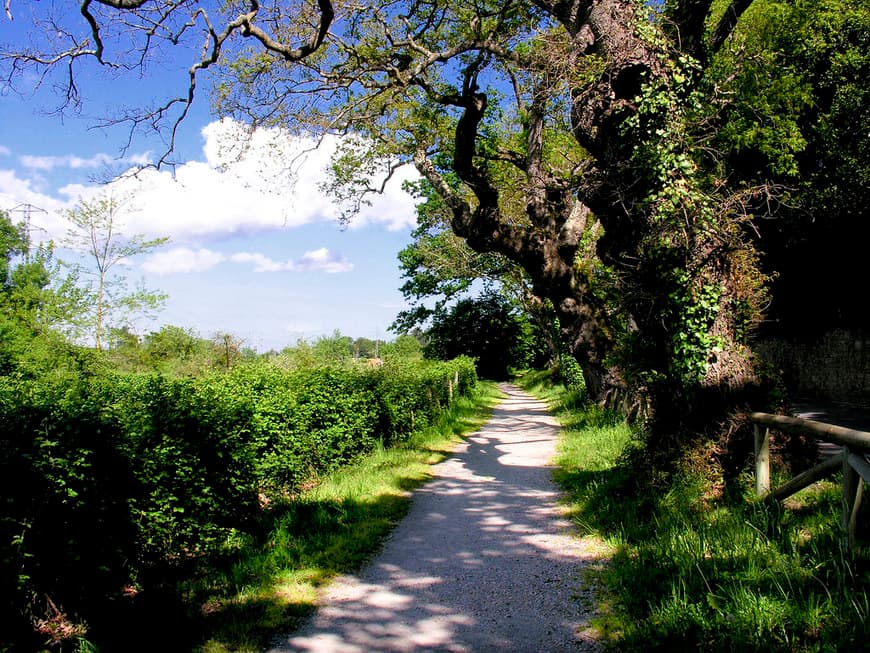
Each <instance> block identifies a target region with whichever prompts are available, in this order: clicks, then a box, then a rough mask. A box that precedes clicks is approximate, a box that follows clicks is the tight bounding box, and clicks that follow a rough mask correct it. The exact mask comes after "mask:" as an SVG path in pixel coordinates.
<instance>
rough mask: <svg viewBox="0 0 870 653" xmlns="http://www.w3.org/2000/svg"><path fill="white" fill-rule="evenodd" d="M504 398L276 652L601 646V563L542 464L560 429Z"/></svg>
mask: <svg viewBox="0 0 870 653" xmlns="http://www.w3.org/2000/svg"><path fill="white" fill-rule="evenodd" d="M502 390H503V391H504V392H505V393H506V394H507V395H508V396H507V398H506V399H505V400H504V401H502V403H501V404H500V405H499V406H498V407H497V408H496V409H495V411H494V414H493V417H492V419H491V420H490V421H489V422H488V423H487V424H486V425H485V426H484V427H483V428H482V429H481V430H480V431H479V432H477V433H475V434H473V435H471V436H469V437H468V439H467V441H466V442H465V443H463V445H461V447H460V448H458V449H457V450H456V452H455V454H454V455H453V456H451V457H450V458H449V459H448V460H446V461H444V462H442V463H440V464H439V465H437V466H436V467H435V468H434V473H435V478H434V479H433V480H432V481H431V482H429V483H428V484H426V485H425V486H424V487H422V488H420V489H419V490H417V491H416V492H415V494H414V499H413V502H412V506H411V510H410V512H409V514H408V515H407V517H406V518H405V519H403V520H402V522H401V523H400V524H399V525H398V526H397V527H396V529H395V531H394V532H393V533H392V534H391V536H390V537H389V538H388V540H387V541H386V543H385V545H384V547H383V549H382V551H381V552H380V553H379V554H378V556H377V557H376V558H375V559H373V560H372V561H371V562H370V563H369V565H368V566H367V567H366V568H365V569H363V570H362V571H361V572H360V573H359V574H358V575H357V576H353V577H349V576H348V577H342V578H340V579H338V580H337V581H336V582H334V583H333V584H332V585H330V587H329V589H328V590H327V591H326V592H325V594H324V595H323V597H322V600H321V606H322V607H321V608H320V609H319V610H318V611H317V612H316V613H315V614H314V616H313V617H312V619H311V620H310V622H309V623H308V624H307V625H306V626H304V627H303V628H302V629H301V630H299V631H297V632H296V633H294V634H292V635H290V636H289V637H287V638H284V639H283V640H282V641H281V643H280V644H278V645H277V646H276V648H274V649H272V651H273V653H277V652H279V651H318V652H328V653H362V652H365V653H370V652H374V651H382V652H385V653H386V652H397V651H452V652H475V653H478V652H485V651H514V652H557V651H596V650H598V648H599V647H598V646H597V644H596V642H595V640H594V639H593V638H592V637H591V636H590V634H589V632H590V631H588V630H587V628H588V619H589V616H590V612H589V610H590V607H589V606H591V605H592V603H593V602H594V599H593V590H592V589H591V588H589V587H585V586H584V580H583V577H582V572H583V567H584V565H586V564H589V563H591V562H592V561H594V560H597V559H598V558H599V557H600V556H599V555H598V553H597V551H596V548H597V547H596V546H595V543H594V542H584V541H583V540H580V539H578V538H576V537H573V536H571V535H570V534H569V533H568V529H569V528H570V525H569V524H568V523H567V522H566V521H565V520H564V519H563V518H562V516H561V511H560V508H559V506H558V503H557V502H558V491H557V489H556V487H555V486H554V485H553V483H552V481H551V471H552V468H551V466H550V465H549V461H550V460H551V459H552V457H553V455H554V453H555V440H556V437H557V435H558V430H559V429H558V426H557V424H556V421H555V420H554V419H553V417H552V416H550V415H549V414H548V412H547V409H546V405H545V404H544V403H542V402H540V401H537V400H534V399H532V398H531V397H529V396H528V395H527V394H525V393H524V392H523V391H522V390H520V389H519V388H517V387H515V386H510V385H504V386H502ZM584 606H586V607H584Z"/></svg>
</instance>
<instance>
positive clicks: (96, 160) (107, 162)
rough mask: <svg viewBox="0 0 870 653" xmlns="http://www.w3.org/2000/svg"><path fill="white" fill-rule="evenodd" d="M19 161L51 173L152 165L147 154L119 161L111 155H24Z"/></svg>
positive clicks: (33, 168) (24, 164)
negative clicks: (66, 170) (62, 170)
mask: <svg viewBox="0 0 870 653" xmlns="http://www.w3.org/2000/svg"><path fill="white" fill-rule="evenodd" d="M18 161H19V162H20V163H21V165H23V166H24V167H25V168H30V169H32V170H42V171H49V170H54V169H55V168H72V169H73V170H83V169H91V168H101V167H113V166H114V167H117V166H142V165H147V164H149V163H151V155H150V154H149V153H147V152H145V153H142V154H134V155H133V156H130V157H125V158H123V159H118V157H115V156H112V155H111V154H103V153H99V154H95V155H93V156H92V157H90V158H88V159H85V158H83V157H80V156H76V155H75V154H65V155H59V156H33V155H29V154H23V155H21V156H19V157H18Z"/></svg>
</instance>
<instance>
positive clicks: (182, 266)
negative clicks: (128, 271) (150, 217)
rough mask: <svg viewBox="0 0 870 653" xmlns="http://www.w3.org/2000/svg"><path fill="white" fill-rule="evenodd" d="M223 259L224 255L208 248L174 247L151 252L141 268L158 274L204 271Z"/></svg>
mask: <svg viewBox="0 0 870 653" xmlns="http://www.w3.org/2000/svg"><path fill="white" fill-rule="evenodd" d="M225 260H226V256H224V255H223V254H221V253H220V252H213V251H211V250H209V249H205V248H201V249H197V250H192V249H189V248H187V247H175V248H173V249H170V250H167V251H165V252H156V253H154V254H151V255H150V256H149V257H148V258H147V259H145V261H144V262H143V263H142V269H143V270H144V271H145V272H149V273H151V274H157V275H160V276H166V275H169V274H178V273H187V272H205V271H206V270H210V269H211V268H213V267H214V266H216V265H217V264H218V263H222V262H223V261H225Z"/></svg>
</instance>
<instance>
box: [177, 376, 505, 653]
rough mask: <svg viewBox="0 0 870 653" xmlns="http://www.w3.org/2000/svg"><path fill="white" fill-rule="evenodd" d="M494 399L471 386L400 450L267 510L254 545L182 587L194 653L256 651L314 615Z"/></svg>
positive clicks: (243, 545) (382, 453) (493, 390)
mask: <svg viewBox="0 0 870 653" xmlns="http://www.w3.org/2000/svg"><path fill="white" fill-rule="evenodd" d="M499 397H500V392H499V390H498V388H497V386H496V384H494V383H489V382H483V381H481V382H479V383H478V387H477V389H476V391H475V393H474V395H473V396H472V397H470V398H460V399H458V400H457V401H455V402H454V403H453V404H452V405H451V407H450V408H449V409H448V410H446V411H445V412H444V413H443V414H442V416H441V418H440V420H439V421H438V423H437V424H435V425H434V426H431V427H429V428H427V429H425V430H423V431H420V432H418V433H416V434H415V435H414V436H412V437H411V439H410V440H409V441H408V442H406V443H403V444H402V445H400V446H397V447H393V448H390V449H380V450H377V451H375V452H374V453H373V454H372V455H370V456H368V457H366V458H365V459H363V460H361V461H359V462H358V463H357V464H355V465H353V466H350V467H346V468H343V469H341V470H339V471H337V472H336V473H333V474H331V475H329V476H327V477H325V478H323V479H321V481H320V482H319V483H318V484H317V485H316V486H315V487H313V488H311V489H309V490H307V491H305V492H304V493H302V494H301V495H300V496H299V497H296V498H294V499H293V500H292V501H288V502H287V503H286V504H285V505H282V506H279V507H276V508H274V509H272V510H270V511H269V513H270V523H269V527H268V529H266V532H265V533H264V534H263V535H262V536H261V537H260V538H257V539H254V538H251V539H250V540H249V541H245V542H240V543H237V544H238V546H237V548H236V552H235V554H234V555H233V557H232V558H231V559H228V560H227V561H225V564H223V565H221V566H220V568H213V569H211V570H210V571H209V573H207V574H205V575H203V576H202V577H200V578H198V579H197V580H196V581H195V582H194V583H192V584H190V585H189V586H188V587H187V588H186V592H185V593H186V596H187V602H188V603H189V604H191V605H197V606H202V609H201V615H200V618H199V621H200V623H201V632H204V633H205V636H204V637H203V638H202V641H204V642H205V643H204V644H202V645H201V646H200V647H199V649H198V650H200V651H203V652H204V653H223V652H226V651H260V650H263V649H264V648H266V647H267V646H268V645H269V644H270V641H271V640H272V639H273V638H274V637H275V636H276V635H281V634H282V633H289V632H291V631H293V630H294V629H295V628H296V627H298V625H299V624H300V622H301V620H302V619H304V617H306V616H307V615H308V614H309V613H310V612H311V611H312V610H313V609H314V607H315V604H316V599H317V592H318V588H320V587H321V586H322V585H324V584H325V583H326V582H328V581H329V580H330V579H331V578H333V577H335V576H336V575H338V574H341V573H344V572H348V571H351V570H353V569H356V568H358V567H359V566H360V565H361V564H362V563H363V562H365V561H366V560H367V559H368V558H369V557H370V556H371V555H372V553H373V552H374V551H376V550H377V548H378V546H379V545H380V543H381V541H382V540H383V538H384V536H386V535H387V534H388V533H389V532H390V530H391V529H392V527H393V526H394V525H395V523H396V522H397V521H398V520H399V519H400V518H401V517H403V516H404V515H405V513H406V512H407V510H408V507H409V504H410V497H409V491H410V490H412V489H414V488H415V487H418V486H419V485H421V484H422V483H424V482H425V481H426V480H428V479H429V478H430V476H431V471H430V466H431V465H432V464H433V463H436V462H439V461H440V460H442V459H444V458H445V457H446V456H447V455H448V454H449V453H450V452H451V451H452V450H453V448H454V446H455V444H456V443H457V442H458V441H459V439H460V437H461V436H462V435H464V434H466V433H469V432H473V431H474V430H476V429H477V428H479V427H480V426H482V425H483V423H485V422H486V420H487V419H488V418H489V416H490V415H491V413H492V408H493V406H494V405H495V404H496V403H497V400H498V398H499Z"/></svg>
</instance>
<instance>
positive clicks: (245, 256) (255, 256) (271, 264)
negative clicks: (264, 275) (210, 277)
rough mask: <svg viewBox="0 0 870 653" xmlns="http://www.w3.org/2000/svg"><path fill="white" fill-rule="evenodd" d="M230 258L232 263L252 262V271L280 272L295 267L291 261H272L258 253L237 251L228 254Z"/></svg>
mask: <svg viewBox="0 0 870 653" xmlns="http://www.w3.org/2000/svg"><path fill="white" fill-rule="evenodd" d="M230 260H231V261H233V262H234V263H253V264H254V272H282V271H285V270H293V269H295V264H294V263H293V261H285V262H283V263H280V262H278V261H273V260H272V259H270V258H269V257H268V256H266V255H265V254H259V253H251V252H239V253H238V254H233V255H232V256H230Z"/></svg>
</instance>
